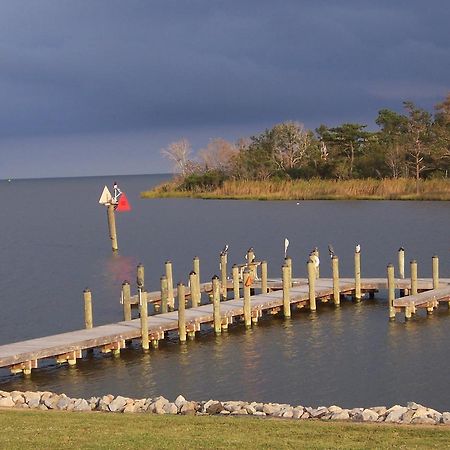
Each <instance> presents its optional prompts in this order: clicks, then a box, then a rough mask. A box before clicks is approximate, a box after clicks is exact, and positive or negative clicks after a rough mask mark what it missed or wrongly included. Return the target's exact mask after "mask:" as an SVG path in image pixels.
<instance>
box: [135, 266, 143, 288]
mask: <svg viewBox="0 0 450 450" xmlns="http://www.w3.org/2000/svg"><path fill="white" fill-rule="evenodd" d="M144 280H145V270H144V265H143V264H142V263H139V264H138V265H137V267H136V283H137V285H138V286H141V287H142V289H145V283H144Z"/></svg>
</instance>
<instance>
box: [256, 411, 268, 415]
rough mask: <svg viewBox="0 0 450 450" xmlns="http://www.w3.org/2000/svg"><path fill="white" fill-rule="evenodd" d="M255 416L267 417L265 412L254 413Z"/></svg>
mask: <svg viewBox="0 0 450 450" xmlns="http://www.w3.org/2000/svg"><path fill="white" fill-rule="evenodd" d="M253 415H254V416H265V415H266V413H265V412H262V411H256V412H254V413H253Z"/></svg>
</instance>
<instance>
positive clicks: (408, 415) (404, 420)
mask: <svg viewBox="0 0 450 450" xmlns="http://www.w3.org/2000/svg"><path fill="white" fill-rule="evenodd" d="M414 414H415V410H414V409H408V411H406V412H405V414H403V416H402V418H401V422H402V423H411V420H412V418H413V416H414Z"/></svg>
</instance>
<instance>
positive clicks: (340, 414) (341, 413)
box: [331, 409, 350, 420]
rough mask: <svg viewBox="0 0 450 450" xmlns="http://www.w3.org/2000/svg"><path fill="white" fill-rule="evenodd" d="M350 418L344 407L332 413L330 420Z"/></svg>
mask: <svg viewBox="0 0 450 450" xmlns="http://www.w3.org/2000/svg"><path fill="white" fill-rule="evenodd" d="M348 419H350V414H349V413H348V411H347V410H346V409H343V410H342V411H337V412H335V413H333V415H332V416H331V420H348Z"/></svg>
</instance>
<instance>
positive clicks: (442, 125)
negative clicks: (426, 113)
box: [432, 92, 450, 176]
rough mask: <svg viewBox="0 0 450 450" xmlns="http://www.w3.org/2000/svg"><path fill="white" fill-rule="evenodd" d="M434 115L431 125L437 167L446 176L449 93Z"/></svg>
mask: <svg viewBox="0 0 450 450" xmlns="http://www.w3.org/2000/svg"><path fill="white" fill-rule="evenodd" d="M434 108H435V110H436V113H435V115H434V121H433V125H432V136H433V138H434V145H435V150H436V157H437V158H438V160H439V167H440V168H441V169H442V170H443V171H445V175H446V176H447V173H448V170H449V169H450V167H449V166H450V92H449V93H448V94H447V97H446V98H445V100H444V101H443V102H441V103H438V104H437V105H436V106H435V107H434Z"/></svg>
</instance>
